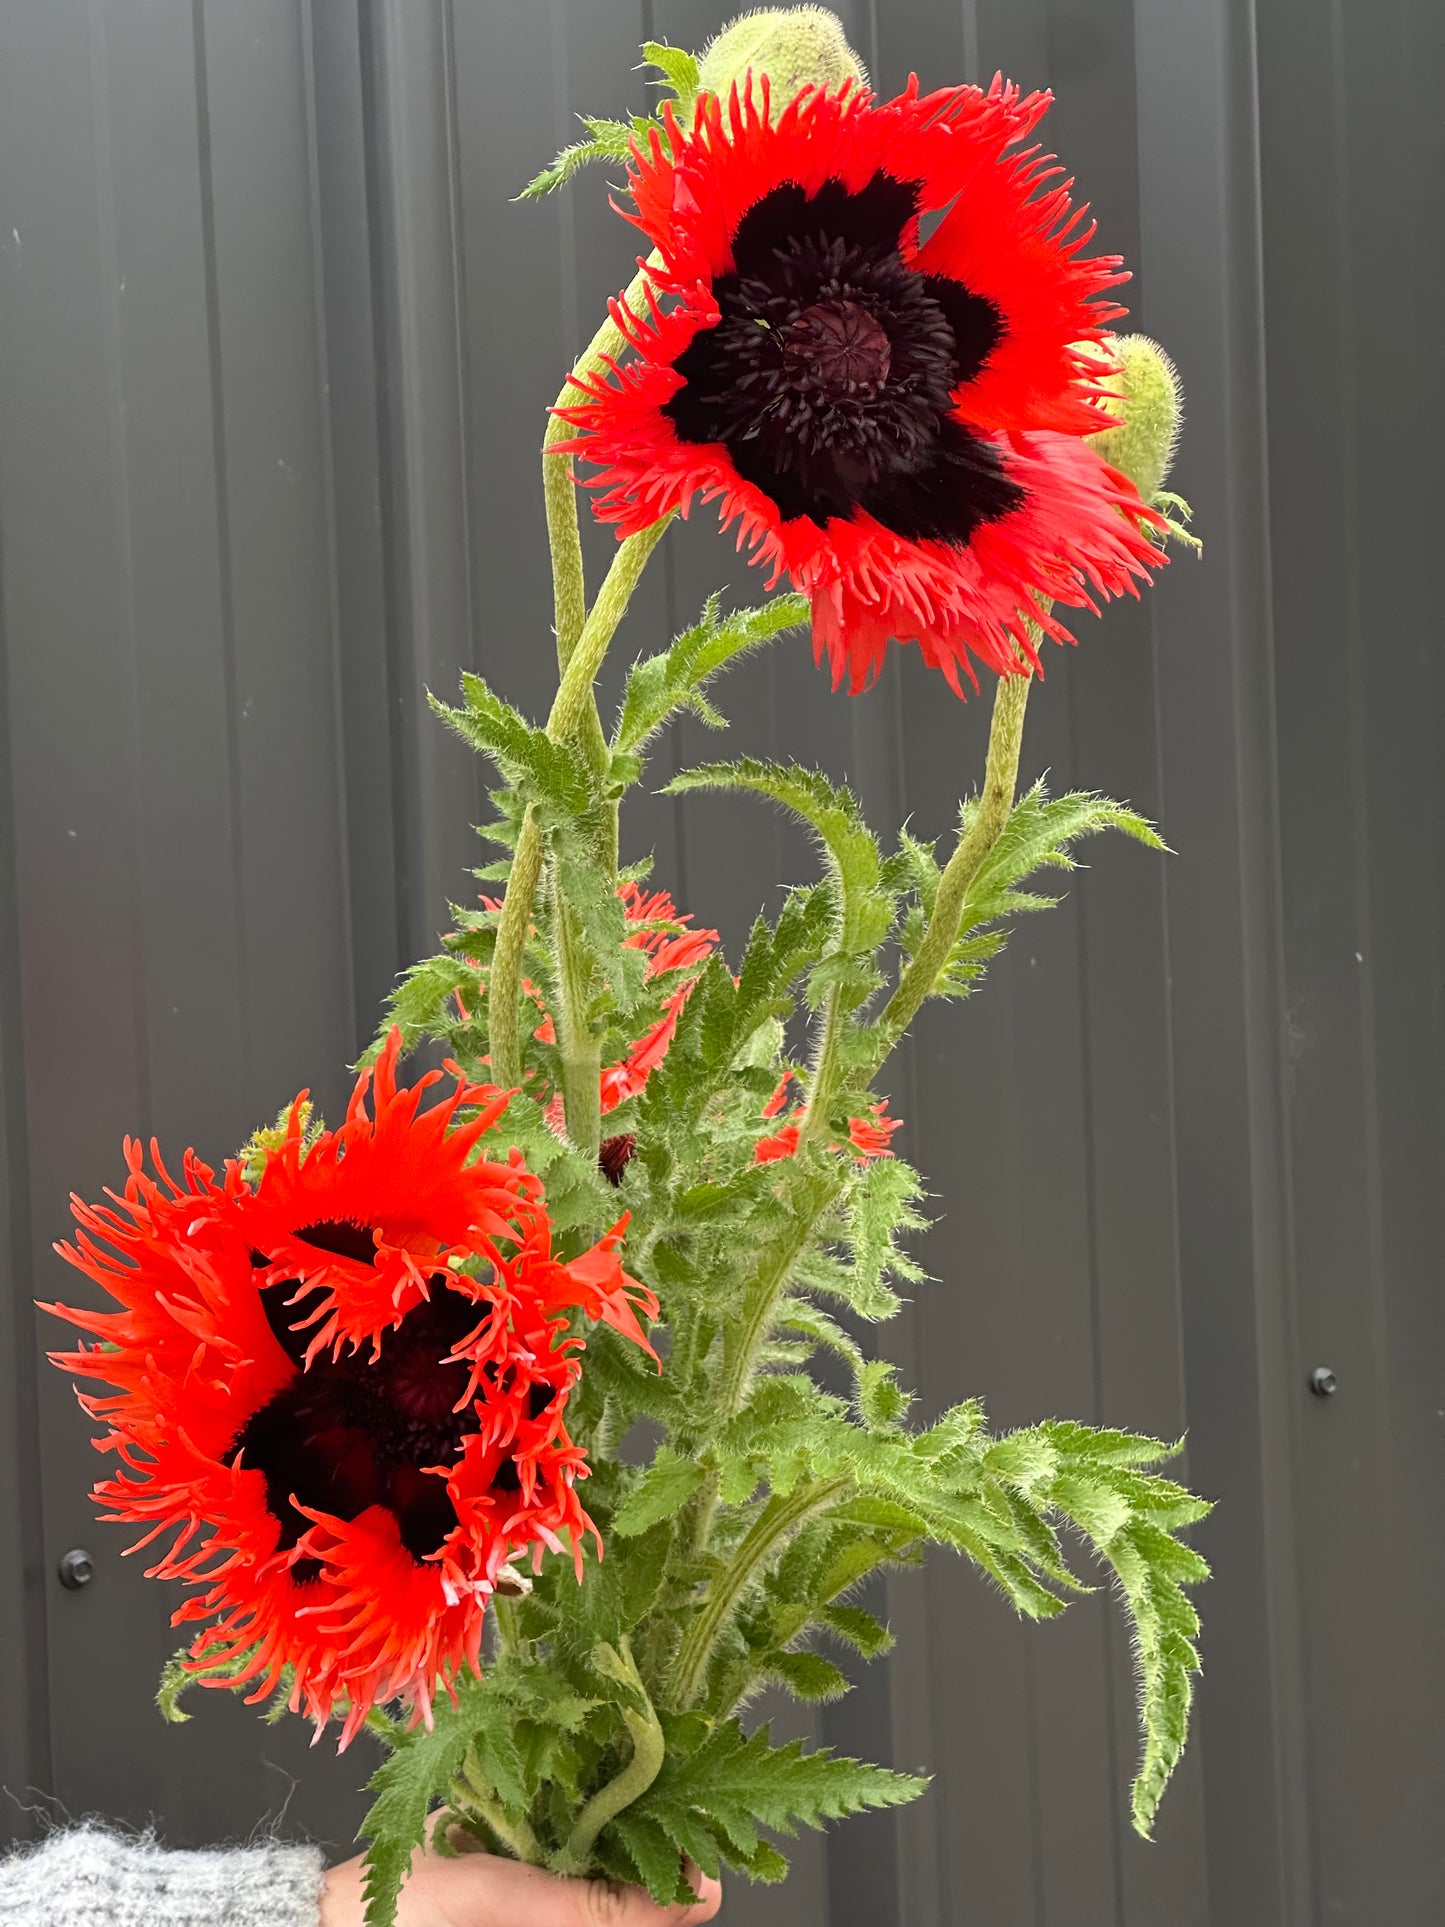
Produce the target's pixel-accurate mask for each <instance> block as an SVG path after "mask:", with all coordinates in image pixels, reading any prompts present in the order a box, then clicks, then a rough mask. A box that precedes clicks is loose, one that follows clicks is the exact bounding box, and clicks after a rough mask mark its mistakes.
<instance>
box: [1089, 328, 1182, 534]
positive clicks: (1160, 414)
mask: <svg viewBox="0 0 1445 1927" xmlns="http://www.w3.org/2000/svg"><path fill="white" fill-rule="evenodd" d="M1109 346H1110V348H1111V349H1112V351H1113V353H1114V356H1115V358H1116V360H1117V361H1118V364H1119V365H1118V369H1117V371H1116V372H1115V373H1114V374H1112V375H1108V376H1106V377H1105V378H1104V380H1103V381H1102V383H1101V384H1100V385H1101V386H1102V387H1103V388H1105V389H1106V390H1107V391H1108V392H1109V393H1110V394H1113V395H1117V396H1118V398H1119V401H1118V407H1117V408H1116V409H1114V410H1113V411H1112V412H1115V413H1117V414H1120V415H1122V416H1123V417H1124V420H1123V423H1122V425H1121V426H1120V427H1118V428H1106V429H1104V430H1103V431H1102V432H1101V433H1099V434H1097V435H1091V436H1090V437H1089V442H1090V445H1091V446H1092V447H1094V448H1096V449H1097V450H1098V452H1099V453H1100V454H1101V455H1102V456H1103V458H1104V460H1105V461H1106V462H1108V463H1110V464H1111V465H1112V466H1113V467H1114V468H1118V469H1122V470H1123V472H1124V473H1125V474H1126V475H1127V476H1128V477H1129V480H1130V481H1131V482H1132V483H1133V484H1134V486H1135V488H1137V489H1138V491H1139V493H1140V494H1141V495H1142V496H1143V498H1144V500H1145V501H1146V502H1152V501H1153V500H1154V498H1155V496H1156V495H1157V494H1158V493H1159V491H1160V489H1161V488H1163V486H1164V478H1165V476H1166V475H1168V473H1169V469H1170V466H1171V464H1172V463H1173V460H1174V451H1175V449H1176V448H1177V446H1178V444H1179V430H1180V427H1181V426H1182V423H1183V415H1184V396H1183V393H1182V391H1181V389H1180V386H1179V373H1178V370H1177V369H1176V368H1175V366H1174V363H1173V362H1172V361H1171V360H1170V359H1169V357H1168V355H1166V354H1165V352H1164V350H1163V349H1162V348H1161V347H1160V346H1159V344H1158V342H1157V341H1151V340H1150V339H1149V337H1148V336H1147V335H1120V336H1119V337H1117V338H1116V339H1115V340H1113V341H1111V342H1110V344H1109Z"/></svg>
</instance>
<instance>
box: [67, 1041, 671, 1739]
mask: <svg viewBox="0 0 1445 1927" xmlns="http://www.w3.org/2000/svg"><path fill="white" fill-rule="evenodd" d="M399 1042H400V1040H399V1036H398V1035H396V1034H393V1036H392V1038H391V1040H390V1041H389V1043H388V1045H387V1048H386V1051H385V1052H384V1053H383V1056H382V1058H381V1060H380V1062H379V1063H378V1065H377V1067H376V1073H375V1078H374V1080H373V1079H372V1077H371V1075H370V1074H369V1073H363V1075H362V1077H361V1079H360V1081H359V1083H358V1085H357V1089H356V1095H355V1096H354V1098H353V1100H352V1104H351V1108H350V1110H349V1112H348V1115H347V1119H346V1122H345V1124H343V1125H342V1126H341V1128H340V1129H339V1130H337V1131H334V1132H327V1133H324V1134H323V1135H322V1136H321V1137H319V1138H318V1139H317V1140H316V1141H315V1142H314V1143H312V1144H310V1145H309V1146H308V1145H307V1144H306V1143H305V1140H304V1135H303V1132H302V1128H301V1110H300V1102H301V1101H300V1100H299V1099H298V1101H297V1105H296V1106H295V1107H293V1110H292V1113H291V1117H290V1126H289V1129H288V1131H287V1133H286V1136H285V1138H284V1140H283V1142H282V1143H281V1144H280V1146H279V1148H278V1149H277V1150H276V1151H274V1152H273V1153H272V1154H271V1155H270V1157H269V1158H268V1161H267V1164H266V1167H265V1170H264V1171H263V1173H262V1175H261V1178H260V1180H259V1182H258V1184H257V1186H256V1189H255V1191H254V1192H253V1191H252V1189H251V1188H250V1186H249V1185H248V1184H247V1183H246V1181H245V1179H244V1177H243V1175H242V1169H241V1166H240V1164H239V1162H237V1161H235V1160H232V1161H231V1162H230V1163H228V1165H227V1167H226V1170H225V1172H224V1175H223V1180H222V1182H221V1183H219V1184H218V1183H217V1182H216V1180H215V1177H214V1175H213V1173H212V1172H211V1170H210V1169H209V1168H208V1167H207V1166H206V1165H204V1164H202V1163H201V1162H200V1161H199V1160H198V1159H197V1158H196V1157H195V1156H194V1154H192V1153H190V1152H187V1154H186V1158H185V1162H184V1165H183V1168H182V1181H181V1182H180V1183H177V1182H175V1181H174V1180H173V1179H172V1178H171V1177H170V1175H169V1174H168V1173H167V1172H166V1170H165V1168H164V1166H163V1165H162V1164H161V1162H160V1158H159V1154H158V1153H157V1151H156V1149H155V1147H154V1146H152V1159H153V1162H154V1164H155V1168H156V1172H157V1177H156V1178H152V1177H150V1176H148V1175H147V1173H146V1171H145V1169H144V1155H143V1152H142V1149H141V1147H140V1145H138V1144H137V1143H135V1142H134V1141H130V1140H128V1141H127V1144H126V1161H127V1164H128V1165H129V1169H130V1175H129V1178H128V1180H127V1183H126V1187H125V1193H124V1196H123V1197H120V1198H114V1201H113V1205H110V1206H99V1207H96V1206H89V1205H86V1204H84V1203H82V1202H81V1201H80V1200H78V1199H77V1200H76V1201H75V1212H76V1218H77V1221H78V1223H79V1226H80V1230H79V1232H78V1235H77V1239H76V1243H75V1245H74V1246H71V1245H62V1246H59V1247H58V1249H59V1250H60V1252H61V1254H62V1256H64V1257H65V1258H67V1259H68V1260H69V1261H70V1262H71V1263H72V1264H74V1265H76V1266H77V1267H78V1268H79V1269H80V1270H82V1271H84V1272H85V1273H86V1274H87V1275H88V1276H89V1277H91V1278H93V1279H94V1280H95V1281H96V1282H97V1283H98V1284H100V1285H102V1286H103V1287H104V1288H105V1290H106V1291H107V1292H108V1293H109V1294H110V1296H111V1297H112V1298H113V1299H114V1300H116V1301H117V1303H118V1305H119V1307H120V1309H119V1310H115V1311H87V1310H77V1309H73V1308H70V1307H67V1306H62V1305H52V1306H50V1307H48V1309H49V1310H51V1311H53V1312H55V1313H56V1314H57V1315H58V1316H59V1317H62V1318H64V1319H66V1320H68V1321H69V1322H70V1323H71V1324H74V1325H78V1326H80V1327H81V1328H82V1329H83V1330H85V1331H88V1332H90V1333H92V1334H93V1335H94V1336H95V1337H96V1338H98V1339H100V1340H102V1341H103V1345H104V1347H105V1348H104V1349H101V1348H97V1347H82V1349H80V1350H79V1351H75V1352H68V1353H57V1354H55V1362H56V1363H57V1364H58V1365H60V1366H61V1367H62V1368H63V1369H65V1370H67V1371H71V1372H75V1373H78V1374H80V1375H81V1376H83V1377H86V1378H91V1379H96V1380H99V1381H101V1382H102V1383H103V1384H105V1385H107V1386H110V1387H113V1388H114V1390H113V1391H111V1392H109V1393H102V1394H95V1395H89V1396H87V1395H81V1404H82V1406H83V1407H84V1408H85V1410H86V1411H87V1412H88V1413H89V1414H90V1415H91V1416H92V1417H94V1418H97V1419H100V1420H102V1421H104V1422H105V1423H106V1424H107V1425H108V1427H109V1430H108V1432H107V1433H106V1435H105V1436H104V1437H102V1438H101V1439H99V1440H98V1441H97V1445H98V1448H99V1449H100V1450H102V1451H109V1452H114V1453H115V1454H116V1455H117V1457H118V1459H119V1460H120V1469H119V1470H118V1471H117V1472H116V1473H115V1474H114V1476H112V1477H111V1478H108V1479H105V1480H103V1481H102V1482H101V1483H100V1484H98V1485H97V1487H96V1490H95V1497H96V1500H97V1502H98V1503H100V1504H102V1505H104V1506H106V1507H107V1508H108V1513H107V1516H108V1517H110V1518H113V1519H118V1520H123V1521H127V1522H131V1523H136V1524H141V1525H144V1526H145V1527H147V1528H148V1530H147V1531H146V1533H145V1536H144V1537H143V1538H142V1539H141V1541H140V1542H139V1543H140V1544H141V1545H145V1544H148V1543H149V1542H150V1541H151V1540H152V1539H154V1538H156V1537H158V1536H159V1535H160V1534H162V1533H165V1532H166V1531H168V1530H169V1529H171V1528H176V1529H178V1534H179V1536H178V1537H177V1538H176V1540H175V1541H174V1543H173V1544H172V1546H171V1548H170V1550H169V1552H167V1553H166V1555H165V1556H164V1558H162V1559H161V1560H160V1562H159V1563H158V1564H157V1565H156V1566H155V1567H153V1568H152V1569H151V1570H152V1572H153V1573H155V1574H156V1575H158V1576H161V1577H164V1578H179V1579H183V1580H186V1581H188V1582H189V1583H190V1584H191V1585H193V1586H198V1587H200V1588H202V1589H203V1590H202V1591H201V1593H200V1594H199V1596H192V1597H190V1598H188V1599H187V1600H186V1601H185V1602H184V1603H183V1604H182V1606H181V1607H180V1609H179V1610H178V1612H177V1613H176V1615H175V1618H176V1623H178V1624H181V1623H197V1622H198V1623H199V1624H200V1626H201V1630H200V1632H199V1634H198V1636H197V1638H196V1640H195V1643H194V1644H193V1646H192V1648H191V1661H192V1664H193V1665H194V1666H195V1667H196V1668H197V1669H198V1671H199V1672H200V1676H201V1677H203V1678H205V1677H206V1673H205V1669H206V1668H214V1667H216V1666H217V1665H218V1664H220V1663H222V1662H229V1663H232V1664H233V1665H234V1667H235V1670H234V1672H233V1673H232V1675H231V1677H230V1678H229V1680H228V1681H226V1682H224V1683H229V1684H241V1683H247V1682H252V1681H254V1682H255V1690H254V1692H253V1694H252V1697H253V1698H260V1697H263V1696H264V1695H266V1694H268V1693H270V1692H272V1691H273V1690H274V1689H275V1688H276V1686H277V1685H278V1683H279V1682H280V1680H281V1678H282V1676H283V1672H284V1669H285V1668H287V1667H290V1668H291V1669H292V1690H291V1703H292V1705H293V1707H295V1708H298V1709H301V1710H304V1711H305V1712H307V1713H308V1714H310V1715H311V1716H312V1717H313V1718H314V1719H316V1720H317V1721H318V1723H319V1722H323V1721H325V1720H326V1719H327V1718H329V1717H330V1716H331V1714H332V1713H333V1712H341V1713H342V1714H343V1715H344V1724H343V1729H342V1743H343V1744H345V1743H346V1742H348V1741H349V1740H350V1739H351V1737H352V1735H353V1734H354V1733H355V1732H356V1730H357V1728H358V1726H359V1725H360V1724H361V1722H362V1721H363V1720H364V1719H365V1717H366V1714H367V1711H368V1710H369V1708H370V1707H371V1706H372V1705H374V1704H376V1703H378V1702H380V1701H385V1700H391V1699H397V1698H400V1699H404V1700H406V1701H407V1702H409V1703H410V1704H411V1706H412V1707H413V1708H414V1710H415V1711H416V1713H417V1715H418V1717H422V1718H426V1717H428V1716H429V1711H430V1705H431V1700H432V1698H433V1696H434V1694H435V1692H436V1690H437V1688H438V1686H442V1687H446V1686H447V1685H449V1683H450V1682H451V1680H453V1679H454V1678H455V1677H456V1675H457V1674H458V1673H459V1672H460V1671H461V1670H462V1669H463V1668H472V1669H475V1668H476V1667H477V1665H478V1661H479V1658H480V1652H481V1635H482V1619H483V1612H484V1608H485V1604H486V1601H487V1599H488V1598H489V1597H490V1596H491V1594H492V1592H493V1591H494V1590H495V1589H496V1587H497V1586H498V1584H499V1583H502V1584H506V1579H505V1571H506V1569H508V1568H509V1567H510V1566H511V1565H512V1562H513V1561H514V1560H516V1559H517V1558H518V1557H520V1556H523V1555H526V1554H529V1553H530V1554H531V1555H532V1558H533V1562H534V1564H535V1563H536V1562H538V1561H540V1559H541V1557H542V1554H543V1552H544V1551H547V1550H550V1551H554V1552H565V1551H569V1550H570V1552H571V1555H572V1557H573V1559H574V1560H575V1561H576V1563H577V1566H578V1571H579V1575H580V1571H581V1561H582V1541H583V1536H584V1534H586V1533H588V1532H593V1534H594V1537H595V1529H594V1528H593V1526H592V1523H591V1521H590V1520H589V1519H588V1517H587V1514H586V1512H585V1511H584V1510H583V1509H582V1505H581V1503H580V1501H579V1499H578V1497H577V1493H576V1489H575V1484H576V1480H577V1479H578V1478H579V1477H585V1476H586V1472H587V1465H586V1461H585V1457H584V1454H583V1453H582V1452H581V1450H580V1449H579V1448H578V1447H577V1446H576V1445H575V1444H573V1442H572V1440H571V1439H570V1438H569V1437H568V1434H567V1431H566V1427H565V1425H564V1422H563V1421H564V1417H565V1412H566V1406H567V1400H568V1396H569V1394H570V1392H571V1389H572V1387H573V1385H574V1384H575V1383H576V1381H577V1378H578V1375H579V1372H580V1369H581V1368H580V1364H579V1361H578V1359H577V1356H576V1354H577V1352H578V1351H579V1350H580V1349H581V1347H582V1341H581V1340H580V1339H578V1338H576V1337H571V1336H569V1335H568V1333H567V1320H566V1317H565V1316H564V1314H565V1312H566V1311H567V1309H568V1308H570V1307H573V1306H580V1307H582V1308H583V1309H584V1310H585V1311H586V1312H587V1313H588V1314H589V1315H590V1316H592V1317H594V1318H601V1319H605V1320H607V1321H608V1322H609V1323H611V1324H613V1325H615V1326H616V1327H617V1328H618V1329H619V1330H621V1331H624V1332H625V1333H626V1334H627V1335H628V1336H629V1337H631V1338H633V1339H635V1340H636V1341H637V1342H639V1343H641V1344H643V1345H644V1346H647V1339H646V1337H645V1335H644V1333H643V1330H642V1327H641V1326H640V1324H639V1323H638V1320H637V1310H638V1309H641V1310H643V1311H645V1312H646V1313H647V1314H648V1315H649V1316H653V1315H655V1314H656V1310H657V1305H656V1300H655V1299H653V1297H652V1295H651V1294H650V1293H649V1292H647V1291H645V1290H644V1288H643V1287H641V1286H640V1285H638V1284H636V1282H635V1281H634V1280H632V1279H630V1278H628V1277H627V1275H626V1273H625V1272H624V1271H623V1269H622V1264H621V1259H620V1257H619V1256H618V1245H619V1243H620V1238H621V1232H622V1229H623V1225H625V1220H624V1221H623V1225H619V1226H618V1227H616V1228H615V1229H614V1230H613V1231H612V1232H611V1233H609V1234H608V1236H607V1237H606V1238H604V1239H603V1240H602V1241H601V1243H600V1244H599V1245H597V1246H595V1247H594V1248H593V1250H591V1251H590V1252H587V1253H585V1254H584V1255H583V1256H582V1257H580V1258H578V1259H575V1260H573V1261H572V1262H571V1263H570V1264H563V1263H561V1262H560V1261H558V1260H556V1259H555V1258H553V1256H552V1252H551V1227H550V1223H549V1221H548V1218H547V1214H546V1209H545V1203H544V1200H543V1195H542V1187H541V1185H540V1183H539V1181H538V1180H537V1179H536V1178H535V1177H534V1176H533V1175H532V1174H531V1173H529V1172H527V1171H526V1170H525V1169H524V1168H523V1167H522V1165H521V1164H520V1162H519V1161H517V1160H515V1159H514V1160H513V1161H511V1162H509V1163H508V1164H505V1165H501V1164H492V1163H488V1162H486V1161H485V1160H474V1161H473V1162H471V1163H468V1162H467V1158H468V1156H469V1154H470V1153H471V1152H472V1151H473V1150H474V1148H475V1144H476V1140H477V1138H478V1137H479V1136H480V1135H481V1133H482V1132H483V1131H484V1130H485V1129H486V1128H488V1125H489V1123H490V1122H491V1121H493V1119H494V1117H495V1115H496V1111H497V1108H498V1105H499V1103H500V1101H501V1100H500V1097H499V1094H498V1093H496V1092H495V1091H492V1090H491V1089H489V1088H484V1087H478V1086H472V1085H467V1084H466V1083H464V1082H463V1080H462V1079H461V1077H460V1075H459V1074H458V1078H457V1086H456V1089H455V1090H454V1092H453V1093H452V1095H451V1096H450V1098H449V1099H447V1100H446V1101H445V1102H443V1103H441V1104H439V1105H437V1106H435V1107H434V1108H433V1109H431V1110H430V1111H427V1112H425V1113H422V1114H420V1115H419V1114H418V1111H417V1101H418V1099H419V1097H420V1095H421V1093H422V1092H423V1091H424V1090H425V1089H426V1088H427V1087H428V1086H430V1085H431V1084H433V1083H435V1082H436V1081H437V1079H438V1078H439V1077H440V1073H439V1072H432V1073H429V1074H428V1075H427V1076H425V1077H423V1078H421V1079H419V1080H418V1082H417V1083H416V1084H415V1085H413V1086H412V1087H411V1088H410V1089H402V1090H398V1088H397V1086H396V1081H395V1064H396V1055H397V1050H398V1048H399ZM369 1089H370V1090H372V1092H373V1094H374V1101H373V1106H372V1109H371V1110H370V1111H368V1108H367V1103H366V1098H367V1094H368V1090H369ZM463 1105H466V1106H478V1107H480V1108H479V1109H478V1110H477V1113H476V1115H475V1116H474V1117H472V1118H471V1120H470V1121H469V1122H467V1123H465V1124H461V1125H455V1124H454V1117H455V1113H456V1111H457V1109H458V1108H459V1107H460V1106H463ZM449 1127H451V1128H449ZM462 1265H464V1266H465V1267H466V1268H465V1269H459V1268H458V1267H459V1266H462ZM647 1348H648V1349H649V1350H650V1349H651V1347H650V1346H648V1347H647Z"/></svg>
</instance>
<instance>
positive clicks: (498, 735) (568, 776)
mask: <svg viewBox="0 0 1445 1927" xmlns="http://www.w3.org/2000/svg"><path fill="white" fill-rule="evenodd" d="M429 700H430V702H431V706H432V708H433V710H434V711H435V712H436V714H437V715H438V716H440V717H441V718H442V719H443V720H444V721H445V722H447V723H449V724H450V725H451V727H452V728H453V729H454V730H455V731H456V732H457V734H458V735H459V736H460V737H461V738H462V739H463V741H464V742H468V743H470V744H471V745H472V747H473V748H474V749H479V750H482V751H483V752H484V753H485V754H486V755H488V756H490V757H491V758H492V760H493V761H494V762H495V763H496V764H497V766H498V768H499V769H500V770H501V771H502V773H503V774H504V775H505V776H506V778H507V780H508V781H509V782H510V783H511V784H512V786H513V788H514V789H515V790H516V791H517V794H518V796H519V797H521V798H522V799H523V801H525V802H529V803H533V804H535V805H536V806H537V807H538V809H539V810H540V811H541V812H542V814H543V816H544V817H545V818H546V819H547V820H549V821H553V822H559V823H561V824H563V825H571V824H572V823H573V822H574V821H575V820H576V819H577V818H578V817H579V816H581V815H582V814H583V813H584V812H585V811H586V810H587V809H588V808H589V807H590V805H591V804H592V802H593V800H594V799H593V792H592V785H591V781H590V778H589V776H588V772H587V766H586V764H585V763H584V762H583V761H582V759H581V758H580V757H579V756H578V755H576V754H575V753H574V752H573V751H572V750H571V749H570V748H569V747H568V745H567V744H565V743H554V742H553V741H552V738H551V737H550V736H549V735H548V734H547V732H546V730H545V729H537V728H535V727H534V726H533V725H532V724H531V723H529V722H528V721H527V719H526V717H525V716H523V715H522V714H521V713H520V711H518V710H516V709H514V708H513V707H512V705H511V704H510V703H506V702H503V701H502V699H501V697H500V696H498V695H496V694H495V693H494V692H493V691H492V690H491V689H489V688H488V686H487V684H486V683H485V682H484V681H483V680H482V678H481V677H480V676H475V675H472V674H471V673H470V672H467V673H466V674H464V675H463V677H462V706H461V708H460V709H453V708H451V707H450V706H449V705H448V704H446V703H443V702H440V701H438V700H437V698H436V697H435V696H433V697H431V698H430V699H429Z"/></svg>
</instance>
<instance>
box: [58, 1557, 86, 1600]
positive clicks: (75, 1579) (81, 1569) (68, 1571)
mask: <svg viewBox="0 0 1445 1927" xmlns="http://www.w3.org/2000/svg"><path fill="white" fill-rule="evenodd" d="M58 1570H59V1574H60V1583H61V1585H62V1586H64V1587H65V1588H66V1589H67V1591H69V1592H79V1591H80V1589H81V1587H82V1586H88V1585H89V1584H90V1582H91V1580H92V1579H94V1577H95V1561H94V1560H93V1559H92V1558H91V1556H90V1554H89V1553H88V1552H87V1551H86V1550H85V1548H84V1547H83V1546H72V1547H71V1549H70V1551H69V1552H67V1553H66V1554H65V1555H64V1557H63V1558H62V1559H61V1561H60V1565H59V1568H58Z"/></svg>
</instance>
